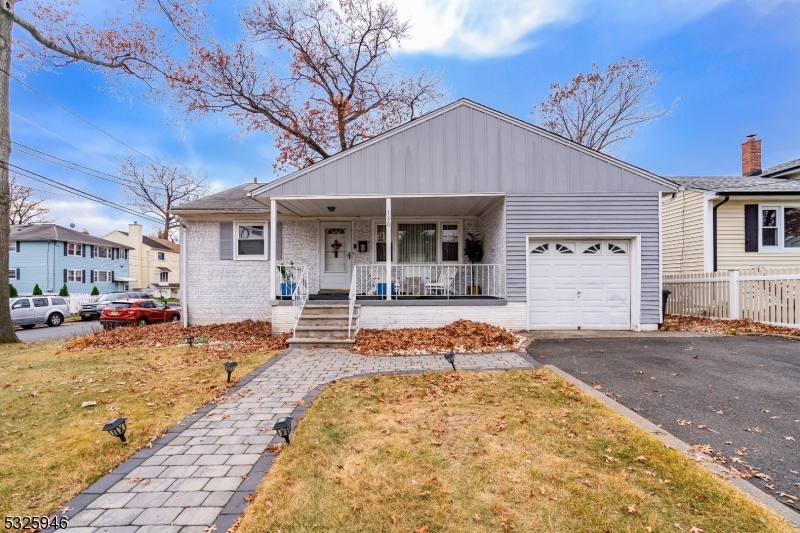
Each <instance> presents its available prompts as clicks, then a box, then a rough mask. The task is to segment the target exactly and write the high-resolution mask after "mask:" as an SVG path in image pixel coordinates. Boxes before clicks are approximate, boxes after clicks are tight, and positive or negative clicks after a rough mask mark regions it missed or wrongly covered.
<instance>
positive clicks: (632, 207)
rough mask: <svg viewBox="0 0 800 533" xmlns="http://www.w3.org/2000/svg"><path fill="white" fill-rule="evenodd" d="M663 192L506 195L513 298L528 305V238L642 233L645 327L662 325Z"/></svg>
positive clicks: (642, 316) (642, 314) (509, 290)
mask: <svg viewBox="0 0 800 533" xmlns="http://www.w3.org/2000/svg"><path fill="white" fill-rule="evenodd" d="M659 202H660V194H657V193H619V192H615V193H592V194H582V195H581V194H572V195H571V194H538V195H523V194H519V195H514V194H509V195H508V196H506V250H507V258H508V259H507V265H508V266H507V268H508V274H507V294H508V300H509V301H510V302H524V301H526V300H527V295H526V293H525V291H526V280H525V277H526V271H525V268H526V267H525V259H526V258H525V254H526V239H527V235H535V234H540V235H545V234H546V235H558V234H565V235H567V234H571V235H581V234H587V235H589V234H592V235H605V234H608V235H611V234H640V235H641V245H642V252H641V253H642V257H641V262H642V272H641V300H640V315H639V322H640V323H641V324H658V323H659V322H660V319H659V314H660V313H659V305H660V299H661V298H660V294H659V268H658V205H659Z"/></svg>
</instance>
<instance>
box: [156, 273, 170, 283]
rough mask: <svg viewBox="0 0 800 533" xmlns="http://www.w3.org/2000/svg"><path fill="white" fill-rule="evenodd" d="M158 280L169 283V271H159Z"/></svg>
mask: <svg viewBox="0 0 800 533" xmlns="http://www.w3.org/2000/svg"><path fill="white" fill-rule="evenodd" d="M158 281H159V283H169V272H159V273H158Z"/></svg>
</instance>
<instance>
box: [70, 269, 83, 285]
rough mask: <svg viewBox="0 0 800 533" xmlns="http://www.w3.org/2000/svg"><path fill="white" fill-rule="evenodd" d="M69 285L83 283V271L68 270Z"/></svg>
mask: <svg viewBox="0 0 800 533" xmlns="http://www.w3.org/2000/svg"><path fill="white" fill-rule="evenodd" d="M67 283H83V270H69V269H68V270H67Z"/></svg>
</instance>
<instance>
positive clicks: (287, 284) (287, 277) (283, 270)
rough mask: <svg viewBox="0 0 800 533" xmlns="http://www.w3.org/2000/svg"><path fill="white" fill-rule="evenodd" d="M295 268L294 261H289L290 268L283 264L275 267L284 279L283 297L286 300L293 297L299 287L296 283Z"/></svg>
mask: <svg viewBox="0 0 800 533" xmlns="http://www.w3.org/2000/svg"><path fill="white" fill-rule="evenodd" d="M293 267H294V261H289V266H286V265H284V264H283V263H281V264H280V265H278V266H276V267H275V268H277V269H278V272H280V274H281V278H282V279H283V283H281V296H282V297H284V298H286V297H291V296H292V294H294V289H295V287H297V283H295V281H294V268H293Z"/></svg>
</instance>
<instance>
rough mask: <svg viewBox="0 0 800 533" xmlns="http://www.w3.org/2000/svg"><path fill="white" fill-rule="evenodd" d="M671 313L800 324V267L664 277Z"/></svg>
mask: <svg viewBox="0 0 800 533" xmlns="http://www.w3.org/2000/svg"><path fill="white" fill-rule="evenodd" d="M663 285H664V289H666V290H669V291H671V293H672V294H670V296H669V300H668V301H667V314H669V315H685V316H699V317H708V318H724V319H741V318H750V319H752V320H754V321H756V322H766V323H769V324H779V325H783V326H797V327H800V268H773V269H759V270H746V271H735V270H733V271H729V272H704V273H701V274H672V275H667V276H664V279H663Z"/></svg>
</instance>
